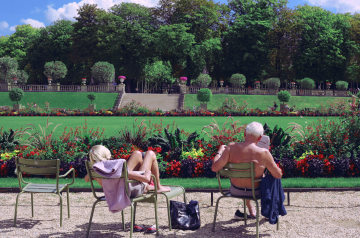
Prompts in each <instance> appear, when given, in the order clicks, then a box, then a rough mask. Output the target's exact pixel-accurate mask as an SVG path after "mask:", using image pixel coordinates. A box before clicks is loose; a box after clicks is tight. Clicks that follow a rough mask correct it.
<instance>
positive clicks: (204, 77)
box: [195, 74, 211, 87]
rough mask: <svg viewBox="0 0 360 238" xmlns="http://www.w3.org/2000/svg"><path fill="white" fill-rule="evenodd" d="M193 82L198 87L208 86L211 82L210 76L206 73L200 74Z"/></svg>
mask: <svg viewBox="0 0 360 238" xmlns="http://www.w3.org/2000/svg"><path fill="white" fill-rule="evenodd" d="M195 83H196V84H197V85H199V86H200V87H208V86H209V84H210V83H211V77H210V76H209V75H208V74H200V75H199V76H198V77H197V79H196V80H195Z"/></svg>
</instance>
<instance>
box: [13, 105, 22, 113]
mask: <svg viewBox="0 0 360 238" xmlns="http://www.w3.org/2000/svg"><path fill="white" fill-rule="evenodd" d="M13 109H14V111H17V112H19V111H20V109H21V104H19V105H18V104H13Z"/></svg>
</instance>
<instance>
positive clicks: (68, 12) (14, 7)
mask: <svg viewBox="0 0 360 238" xmlns="http://www.w3.org/2000/svg"><path fill="white" fill-rule="evenodd" d="M288 1H289V3H288V4H287V6H288V7H289V8H291V9H295V7H296V6H298V5H305V3H307V4H308V5H310V6H320V7H322V8H324V9H326V10H328V11H331V12H333V13H335V14H336V13H346V12H350V13H351V14H354V13H355V12H357V13H360V0H288ZM121 2H134V3H138V4H141V5H144V6H147V7H153V6H156V5H157V4H158V0H130V1H122V0H81V1H73V2H72V0H13V1H7V0H1V8H0V36H1V35H4V36H5V35H11V34H12V33H14V32H15V26H16V25H23V24H30V25H31V26H33V27H36V28H40V27H45V26H48V25H50V24H51V23H52V22H54V21H56V20H57V19H65V20H71V21H75V19H74V18H73V17H74V16H76V15H77V11H76V10H77V9H78V8H79V7H80V6H82V5H83V4H85V3H89V4H95V3H96V4H98V6H99V7H100V8H103V9H109V8H110V7H112V6H113V5H115V4H119V3H121ZM214 2H220V3H228V1H227V0H214Z"/></svg>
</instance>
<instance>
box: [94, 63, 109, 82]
mask: <svg viewBox="0 0 360 238" xmlns="http://www.w3.org/2000/svg"><path fill="white" fill-rule="evenodd" d="M114 73H115V68H114V65H113V64H110V63H108V62H101V61H99V62H96V63H95V64H94V66H93V67H92V68H91V76H92V77H93V78H94V79H95V80H96V81H98V82H101V83H108V82H111V80H112V79H113V78H114Z"/></svg>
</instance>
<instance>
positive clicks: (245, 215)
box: [243, 199, 247, 226]
mask: <svg viewBox="0 0 360 238" xmlns="http://www.w3.org/2000/svg"><path fill="white" fill-rule="evenodd" d="M243 201H244V222H245V226H246V220H247V214H246V200H245V199H243Z"/></svg>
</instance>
